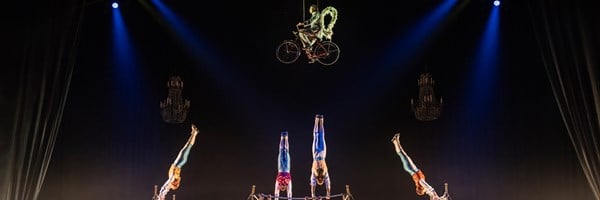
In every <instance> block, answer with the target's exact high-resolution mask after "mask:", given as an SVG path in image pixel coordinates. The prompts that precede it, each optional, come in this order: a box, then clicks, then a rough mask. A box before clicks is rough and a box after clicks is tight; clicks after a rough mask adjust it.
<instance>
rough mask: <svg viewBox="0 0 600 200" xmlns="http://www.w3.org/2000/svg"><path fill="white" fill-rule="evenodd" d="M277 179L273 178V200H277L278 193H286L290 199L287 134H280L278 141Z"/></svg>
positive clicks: (290, 182)
mask: <svg viewBox="0 0 600 200" xmlns="http://www.w3.org/2000/svg"><path fill="white" fill-rule="evenodd" d="M277 171H278V173H277V178H275V196H276V198H275V200H278V199H279V198H277V197H279V192H280V191H281V192H286V191H287V197H288V198H292V175H291V174H290V144H289V143H288V132H287V131H283V132H281V137H280V139H279V155H278V157H277Z"/></svg>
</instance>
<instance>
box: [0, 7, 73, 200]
mask: <svg viewBox="0 0 600 200" xmlns="http://www.w3.org/2000/svg"><path fill="white" fill-rule="evenodd" d="M7 3H8V5H4V10H5V11H3V15H5V16H2V18H3V19H2V20H3V21H5V23H4V22H3V30H2V32H3V33H4V36H5V37H3V38H2V40H3V42H2V46H3V47H2V48H4V49H8V52H7V53H5V54H4V55H5V56H7V58H6V59H3V60H2V61H1V62H2V66H0V68H2V69H0V76H1V77H0V113H1V115H0V117H1V118H0V132H1V133H2V134H1V135H0V199H2V200H30V199H31V200H36V199H38V195H39V193H40V190H41V188H42V187H43V183H44V178H45V176H46V171H47V169H48V166H49V164H50V162H51V160H52V152H53V149H54V143H55V141H56V138H57V135H58V134H59V128H60V124H61V118H62V114H63V110H64V107H65V103H66V101H67V96H68V93H69V85H70V82H71V76H72V72H73V68H74V65H75V58H76V52H77V47H78V41H79V40H78V37H79V32H80V26H81V22H82V21H81V19H82V16H83V10H84V8H85V6H84V5H85V3H84V1H82V0H68V1H46V2H38V1H21V2H16V3H15V2H12V4H11V2H7ZM14 4H16V5H14Z"/></svg>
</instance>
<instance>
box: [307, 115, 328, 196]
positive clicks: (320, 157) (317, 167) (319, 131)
mask: <svg viewBox="0 0 600 200" xmlns="http://www.w3.org/2000/svg"><path fill="white" fill-rule="evenodd" d="M312 152H313V164H312V170H311V175H310V194H311V195H312V197H315V188H316V185H317V184H318V185H323V184H325V189H326V191H327V199H329V197H330V196H331V182H330V178H329V171H328V169H327V163H325V156H326V155H327V146H326V145H325V130H324V128H323V115H317V116H316V117H315V126H314V129H313V145H312Z"/></svg>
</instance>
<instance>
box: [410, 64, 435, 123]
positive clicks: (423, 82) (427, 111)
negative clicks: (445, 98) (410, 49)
mask: <svg viewBox="0 0 600 200" xmlns="http://www.w3.org/2000/svg"><path fill="white" fill-rule="evenodd" d="M417 84H418V85H419V97H418V99H417V101H416V102H415V101H414V99H410V104H411V107H412V110H413V112H414V113H415V117H416V118H417V119H418V120H421V121H432V120H435V119H437V118H438V117H440V115H441V114H442V98H440V99H439V100H438V99H436V97H435V93H434V92H433V85H434V84H435V81H434V80H433V78H431V75H430V74H429V73H423V74H421V75H420V76H419V79H418V81H417Z"/></svg>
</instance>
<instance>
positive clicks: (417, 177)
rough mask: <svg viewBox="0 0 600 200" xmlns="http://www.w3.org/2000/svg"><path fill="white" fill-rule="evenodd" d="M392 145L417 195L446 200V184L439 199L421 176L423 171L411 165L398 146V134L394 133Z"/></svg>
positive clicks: (435, 199)
mask: <svg viewBox="0 0 600 200" xmlns="http://www.w3.org/2000/svg"><path fill="white" fill-rule="evenodd" d="M392 143H393V144H394V147H395V149H396V153H397V154H398V156H400V159H401V160H402V165H403V167H404V170H405V171H406V172H408V173H409V174H410V175H411V176H412V179H413V181H414V182H415V186H416V192H417V194H418V195H424V194H427V196H429V199H430V200H447V199H448V196H449V195H448V189H447V184H446V189H445V192H444V195H442V196H441V197H440V196H438V195H437V193H436V192H435V190H434V189H433V187H431V186H430V185H429V184H428V183H427V182H426V181H425V174H423V171H421V170H419V169H418V168H417V166H416V165H415V163H413V161H412V160H411V159H410V157H408V154H406V152H405V151H404V149H403V148H402V145H400V133H396V135H394V137H393V138H392Z"/></svg>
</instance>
